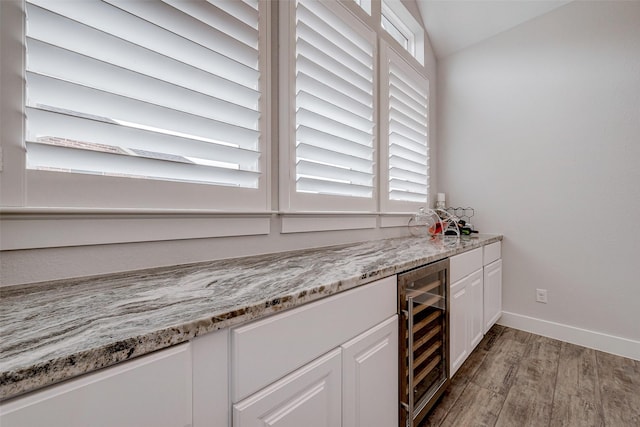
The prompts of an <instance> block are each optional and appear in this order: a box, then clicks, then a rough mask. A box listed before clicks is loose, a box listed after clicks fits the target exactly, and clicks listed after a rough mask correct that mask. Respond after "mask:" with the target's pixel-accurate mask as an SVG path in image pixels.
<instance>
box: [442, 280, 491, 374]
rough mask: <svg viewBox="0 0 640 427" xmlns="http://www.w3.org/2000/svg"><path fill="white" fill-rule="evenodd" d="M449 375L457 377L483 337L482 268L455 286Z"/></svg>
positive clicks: (451, 310)
mask: <svg viewBox="0 0 640 427" xmlns="http://www.w3.org/2000/svg"><path fill="white" fill-rule="evenodd" d="M450 289H451V291H450V298H451V300H450V301H451V302H450V305H449V308H450V313H449V322H450V328H451V329H450V331H451V333H450V335H449V340H450V341H449V354H450V356H449V375H450V376H453V374H455V373H456V371H457V370H458V368H460V366H462V364H463V363H464V361H465V360H466V359H467V357H469V354H471V352H472V351H473V349H474V348H475V347H476V345H478V343H479V342H480V340H482V336H483V329H482V327H483V314H482V312H483V300H482V290H483V286H482V268H480V269H478V270H476V271H475V272H473V273H472V274H470V275H468V276H465V277H464V278H462V279H460V280H458V281H457V282H456V283H453V284H452V285H451V288H450Z"/></svg>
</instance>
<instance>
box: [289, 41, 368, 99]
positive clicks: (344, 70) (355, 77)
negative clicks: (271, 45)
mask: <svg viewBox="0 0 640 427" xmlns="http://www.w3.org/2000/svg"><path fill="white" fill-rule="evenodd" d="M297 50H298V57H300V56H304V57H305V58H307V59H309V60H310V61H312V62H313V63H314V64H316V65H317V66H319V67H322V68H324V69H325V70H327V71H328V72H330V73H332V74H334V75H336V76H338V77H340V79H342V80H344V81H346V82H349V83H350V84H352V85H354V86H356V87H357V88H358V89H360V90H361V91H363V92H364V93H367V94H369V93H371V92H372V86H371V76H365V77H363V76H361V75H360V74H358V73H357V72H355V71H354V70H353V69H352V68H349V67H346V66H345V65H344V64H341V63H340V62H338V61H337V60H336V59H335V58H333V57H332V56H331V54H333V52H330V54H328V53H326V52H323V51H321V50H320V49H318V48H316V47H314V46H313V45H312V44H311V43H310V42H308V41H306V40H305V39H303V38H298V43H297Z"/></svg>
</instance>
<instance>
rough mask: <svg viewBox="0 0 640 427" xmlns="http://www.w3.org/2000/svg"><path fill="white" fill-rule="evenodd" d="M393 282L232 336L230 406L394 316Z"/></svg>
mask: <svg viewBox="0 0 640 427" xmlns="http://www.w3.org/2000/svg"><path fill="white" fill-rule="evenodd" d="M396 293H397V286H396V276H392V277H387V278H385V279H381V280H378V281H377V282H374V283H371V284H368V285H364V286H361V287H358V288H356V289H352V290H350V291H346V292H343V293H340V294H338V295H334V296H331V297H328V298H325V299H322V300H320V301H317V302H314V303H311V304H308V305H305V306H302V307H299V308H295V309H293V310H289V311H286V312H284V313H281V314H278V315H275V316H272V317H269V318H266V319H263V320H259V321H257V322H254V323H252V324H249V325H246V326H241V327H239V328H236V329H234V330H233V331H232V337H231V339H232V341H231V348H232V353H231V354H232V356H231V357H232V359H231V363H232V367H231V372H232V384H233V390H232V396H233V397H232V398H233V402H238V401H239V400H241V399H244V398H245V397H247V396H249V395H250V394H252V393H255V392H256V391H258V390H260V389H261V388H263V387H265V386H267V385H269V384H271V383H272V382H274V381H275V380H277V379H278V378H282V377H283V376H284V375H286V374H288V373H289V372H292V371H293V370H295V369H297V368H299V367H301V366H303V365H305V364H306V363H308V362H310V361H312V360H314V359H316V358H317V357H319V356H320V355H322V354H324V353H326V352H328V351H330V350H332V349H334V348H336V347H338V346H339V345H341V344H342V343H344V342H346V341H348V340H350V339H351V338H353V337H355V336H356V335H358V334H360V333H362V332H364V331H366V330H367V329H369V328H371V327H373V326H375V325H377V324H378V323H380V322H382V321H383V320H385V319H388V318H389V317H390V316H392V315H393V314H395V313H396V304H397V302H396Z"/></svg>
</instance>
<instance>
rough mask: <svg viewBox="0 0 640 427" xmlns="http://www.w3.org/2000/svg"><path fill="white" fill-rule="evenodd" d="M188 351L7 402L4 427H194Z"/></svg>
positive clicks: (0, 414)
mask: <svg viewBox="0 0 640 427" xmlns="http://www.w3.org/2000/svg"><path fill="white" fill-rule="evenodd" d="M190 349H191V347H190V345H189V344H181V345H178V346H175V347H172V348H170V349H167V350H162V351H158V352H156V353H153V354H150V355H148V356H142V357H139V358H137V359H134V360H131V361H128V362H124V363H121V364H119V365H116V366H113V367H110V368H107V369H104V370H102V371H98V372H95V373H91V374H87V375H84V376H82V377H79V378H76V379H72V380H69V381H66V382H64V383H62V384H59V385H54V386H51V387H48V388H46V389H44V390H42V391H36V392H34V393H31V394H29V395H26V396H24V397H19V398H17V399H14V400H11V401H9V402H6V403H3V404H2V406H0V425H2V427H27V426H47V427H87V426H91V427H101V426H103V427H113V426H119V427H126V426H130V427H140V426H154V427H156V426H158V427H163V426H165V427H183V426H190V425H191V351H190Z"/></svg>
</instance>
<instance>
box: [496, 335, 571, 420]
mask: <svg viewBox="0 0 640 427" xmlns="http://www.w3.org/2000/svg"><path fill="white" fill-rule="evenodd" d="M560 348H561V342H560V341H556V340H553V339H550V338H545V337H541V336H532V337H530V339H529V342H528V344H527V348H526V350H525V353H524V355H523V356H522V358H521V359H520V363H519V365H518V371H517V373H516V376H515V378H514V381H513V385H512V386H511V388H510V389H509V393H508V395H507V398H506V399H505V402H504V406H503V407H502V411H501V412H500V416H499V418H498V421H497V423H496V426H504V427H507V426H509V427H510V426H514V425H518V426H520V425H524V426H532V427H534V426H536V427H537V426H547V425H549V422H550V421H551V411H552V407H553V390H554V387H555V383H556V374H557V372H558V361H559V358H560Z"/></svg>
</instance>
